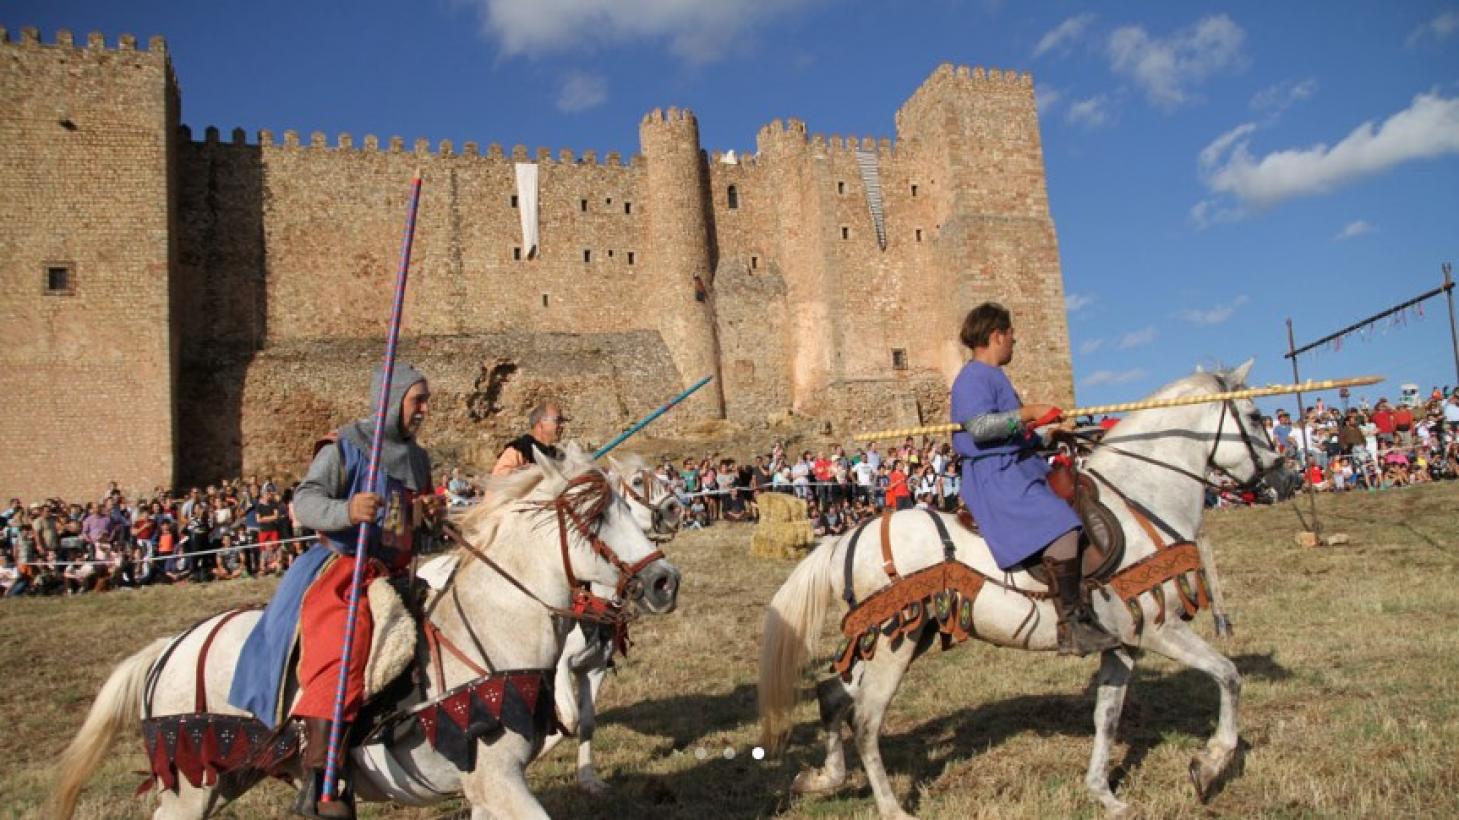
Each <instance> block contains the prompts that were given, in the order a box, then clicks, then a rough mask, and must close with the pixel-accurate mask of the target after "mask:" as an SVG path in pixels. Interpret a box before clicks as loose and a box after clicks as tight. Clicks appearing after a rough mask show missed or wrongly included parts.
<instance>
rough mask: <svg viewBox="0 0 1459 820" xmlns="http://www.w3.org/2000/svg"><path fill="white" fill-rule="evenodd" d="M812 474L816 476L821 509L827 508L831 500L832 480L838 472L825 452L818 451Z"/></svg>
mask: <svg viewBox="0 0 1459 820" xmlns="http://www.w3.org/2000/svg"><path fill="white" fill-rule="evenodd" d="M811 474H812V475H814V476H815V482H816V499H817V500H818V501H820V502H821V509H825V508H826V505H827V504H829V503H830V501H831V482H832V481H833V480H835V478H836V472H835V469H834V465H832V464H831V459H829V458H827V457H826V454H825V453H824V452H821V453H816V460H815V461H814V462H812V463H811Z"/></svg>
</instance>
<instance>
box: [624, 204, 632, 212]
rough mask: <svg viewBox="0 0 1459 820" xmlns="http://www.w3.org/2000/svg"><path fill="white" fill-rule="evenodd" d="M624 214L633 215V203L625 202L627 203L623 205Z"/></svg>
mask: <svg viewBox="0 0 1459 820" xmlns="http://www.w3.org/2000/svg"><path fill="white" fill-rule="evenodd" d="M623 212H624V213H626V214H631V213H633V203H632V202H625V203H623Z"/></svg>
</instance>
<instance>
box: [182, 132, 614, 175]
mask: <svg viewBox="0 0 1459 820" xmlns="http://www.w3.org/2000/svg"><path fill="white" fill-rule="evenodd" d="M178 136H179V138H180V139H181V140H182V142H184V143H191V144H194V145H205V146H215V145H223V144H224V142H223V139H222V131H221V130H220V129H219V128H218V127H217V126H215V125H209V126H206V127H205V128H204V129H203V135H202V138H201V139H197V138H196V137H195V135H194V133H193V129H192V128H191V127H190V126H187V125H181V126H179V127H178ZM227 144H228V145H235V146H252V147H262V148H284V149H289V150H298V151H330V152H341V151H354V152H360V153H375V152H383V153H391V154H403V153H410V154H413V155H415V156H418V157H436V158H440V159H473V160H483V161H486V162H505V161H511V162H538V163H541V164H546V165H575V166H591V167H601V168H626V167H629V166H630V165H637V164H638V162H639V161H640V160H641V159H642V157H640V156H634V157H630V161H629V162H627V163H625V162H624V160H623V154H622V153H621V152H619V151H608V152H605V153H603V154H599V153H598V152H597V151H594V150H593V149H588V150H586V151H583V152H582V154H581V155H578V154H576V153H575V152H574V151H573V149H571V148H562V149H559V150H558V151H557V152H556V156H555V157H554V156H553V151H552V149H550V148H538V149H536V152H535V156H534V155H533V153H532V152H529V151H528V149H527V147H526V146H524V145H516V146H513V147H512V150H511V153H510V155H508V154H507V152H505V151H504V150H503V149H502V146H501V144H500V143H496V142H493V143H490V144H489V145H488V146H487V148H486V151H485V153H483V152H482V150H481V146H480V143H478V142H476V141H474V140H468V141H466V142H465V143H463V144H462V147H461V151H460V152H457V151H456V144H455V142H453V141H452V140H448V139H443V140H440V141H438V142H437V143H436V144H435V147H434V148H433V147H432V146H431V141H430V140H429V139H427V138H425V137H418V138H416V139H415V140H414V141H413V142H412V143H411V144H410V146H409V149H408V150H407V145H406V141H405V138H404V137H401V136H398V135H395V136H391V137H388V138H387V139H386V140H385V141H384V142H383V145H382V142H381V140H380V138H379V137H378V136H376V135H375V134H366V135H365V136H364V138H363V139H362V140H360V141H359V142H358V143H356V141H355V138H354V136H353V135H352V134H350V133H349V132H347V131H346V132H341V133H339V134H336V135H335V137H334V139H333V141H331V140H330V139H329V137H328V135H326V134H325V133H324V132H323V131H311V132H309V136H308V139H307V140H306V139H304V138H303V137H302V136H301V135H300V133H299V132H298V131H297V130H294V129H292V128H291V129H288V130H286V131H284V133H283V136H282V138H281V139H276V138H275V136H274V132H273V131H271V130H269V129H266V128H264V129H259V130H258V131H257V132H255V133H254V138H253V140H252V141H250V140H249V134H248V132H247V131H245V130H244V129H242V128H234V129H233V130H232V131H231V132H230V134H229V139H228V142H227Z"/></svg>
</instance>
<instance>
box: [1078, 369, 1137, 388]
mask: <svg viewBox="0 0 1459 820" xmlns="http://www.w3.org/2000/svg"><path fill="white" fill-rule="evenodd" d="M1143 378H1145V369H1144V368H1143V367H1136V368H1132V369H1130V370H1096V371H1094V372H1093V373H1090V374H1089V375H1088V376H1086V377H1084V380H1083V381H1081V382H1079V384H1080V385H1082V386H1084V387H1098V386H1100V385H1101V384H1128V383H1129V382H1132V381H1136V380H1137V379H1143Z"/></svg>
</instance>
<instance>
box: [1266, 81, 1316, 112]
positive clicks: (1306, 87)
mask: <svg viewBox="0 0 1459 820" xmlns="http://www.w3.org/2000/svg"><path fill="white" fill-rule="evenodd" d="M1316 93H1317V78H1315V77H1308V78H1307V79H1305V80H1302V81H1301V82H1297V81H1296V80H1283V81H1282V82H1279V83H1277V84H1276V85H1272V86H1267V87H1266V88H1263V89H1262V90H1260V91H1258V92H1256V93H1255V94H1253V95H1251V108H1252V110H1253V111H1265V112H1269V113H1270V115H1271V116H1273V117H1275V116H1277V115H1278V114H1281V113H1282V112H1283V111H1286V110H1287V109H1288V108H1291V107H1292V106H1294V105H1296V104H1297V103H1299V102H1301V101H1303V100H1306V99H1311V97H1312V95H1313V94H1316Z"/></svg>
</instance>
